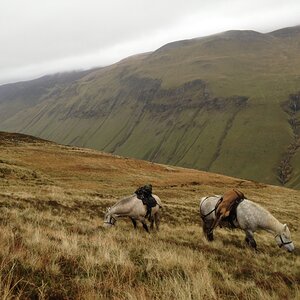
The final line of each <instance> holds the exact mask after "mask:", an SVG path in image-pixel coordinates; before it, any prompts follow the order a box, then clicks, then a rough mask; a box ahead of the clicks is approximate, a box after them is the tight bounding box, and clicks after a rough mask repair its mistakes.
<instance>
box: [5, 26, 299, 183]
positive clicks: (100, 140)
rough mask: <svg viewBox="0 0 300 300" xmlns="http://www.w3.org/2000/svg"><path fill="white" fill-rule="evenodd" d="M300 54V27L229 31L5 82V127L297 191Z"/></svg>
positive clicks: (67, 142)
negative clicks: (88, 67) (79, 69)
mask: <svg viewBox="0 0 300 300" xmlns="http://www.w3.org/2000/svg"><path fill="white" fill-rule="evenodd" d="M299 53H300V27H293V28H285V29H282V30H278V31H275V32H271V33H268V34H261V33H258V32H254V31H228V32H225V33H221V34H216V35H212V36H209V37H205V38H199V39H192V40H185V41H179V42H174V43H170V44H167V45H165V46H163V47H161V48H160V49H158V50H156V51H154V52H152V53H146V54H141V55H137V56H133V57H130V58H128V59H125V60H123V61H121V62H119V63H117V64H114V65H111V66H109V67H106V68H101V69H95V70H92V71H88V72H84V73H71V74H68V76H67V78H65V76H63V75H61V76H56V77H54V78H53V77H49V78H48V80H44V81H45V82H43V84H41V82H40V80H35V81H31V82H25V83H22V86H21V88H20V87H19V88H18V89H16V86H17V85H18V84H11V85H6V86H2V87H0V130H5V131H17V132H22V133H28V134H32V135H35V136H39V137H42V138H46V139H50V140H54V141H57V142H60V143H65V144H72V145H76V146H84V147H90V148H96V149H100V150H104V151H107V152H112V153H116V154H119V155H123V156H130V157H136V158H141V159H145V160H150V161H155V162H160V163H168V164H173V165H179V166H184V167H190V168H197V169H202V170H206V171H211V172H217V173H222V174H226V175H230V176H235V177H241V178H246V179H252V180H257V181H262V182H266V183H272V184H284V185H286V186H288V187H294V188H300V150H299V146H300V141H299V140H300V54H299ZM71 75H72V76H71ZM60 77H61V79H60ZM44 79H45V78H44ZM46 79H47V78H46ZM62 79H64V80H62Z"/></svg>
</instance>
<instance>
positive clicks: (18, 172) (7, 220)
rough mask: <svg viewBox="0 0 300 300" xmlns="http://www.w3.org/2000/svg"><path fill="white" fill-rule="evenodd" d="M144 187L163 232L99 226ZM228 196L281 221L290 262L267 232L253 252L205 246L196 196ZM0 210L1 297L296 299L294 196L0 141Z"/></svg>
mask: <svg viewBox="0 0 300 300" xmlns="http://www.w3.org/2000/svg"><path fill="white" fill-rule="evenodd" d="M149 182H151V183H152V184H153V185H154V192H155V193H156V194H158V195H159V196H160V197H161V199H162V202H163V203H164V208H163V215H162V224H161V230H160V232H158V233H151V234H150V235H148V234H146V233H145V232H144V231H143V230H142V228H141V226H140V227H139V228H138V230H137V231H134V230H133V228H132V224H131V223H130V222H128V221H126V220H124V221H119V222H118V224H117V226H116V228H113V229H111V230H105V229H104V228H102V218H103V212H104V210H105V208H106V207H108V206H110V205H112V204H113V203H115V202H116V201H117V199H118V198H119V197H123V196H125V195H129V194H132V193H133V191H134V190H135V188H136V187H137V186H139V185H142V184H144V183H149ZM232 187H238V188H239V189H241V190H242V191H243V192H244V193H245V194H246V195H247V196H248V198H250V199H252V200H254V201H256V202H258V203H260V204H262V205H263V206H264V207H266V208H268V209H269V210H270V211H271V212H272V213H273V214H274V215H275V216H276V217H277V218H278V219H279V220H281V221H282V222H287V223H288V225H289V227H290V229H291V233H292V236H293V240H294V243H295V246H296V250H295V252H294V253H292V254H290V253H287V252H285V251H283V250H282V249H279V248H278V247H277V246H276V243H275V241H274V239H273V237H272V236H271V235H270V234H268V233H264V232H261V233H258V234H257V236H256V240H257V242H258V247H259V251H258V252H257V253H255V252H253V251H252V250H251V249H248V248H247V247H246V245H245V243H244V242H243V239H244V235H243V234H242V233H241V232H240V231H229V230H227V229H218V230H217V231H216V234H215V236H216V240H215V241H214V242H213V243H208V242H207V241H206V240H205V239H204V237H203V235H202V232H201V229H200V220H199V214H198V204H199V199H200V197H202V196H205V195H208V194H215V193H220V194H221V193H223V192H224V191H225V190H226V189H228V188H232ZM0 211H1V213H0V233H1V234H0V295H1V297H2V298H1V299H37V298H39V299H248V300H249V299H264V300H265V299H299V297H300V258H299V255H300V252H299V249H298V247H299V243H300V238H299V226H300V220H299V217H298V216H299V211H300V192H299V191H295V190H290V189H286V188H280V187H275V186H268V185H265V184H260V183H257V182H251V181H245V180H240V179H234V178H230V177H225V176H221V175H216V174H212V173H206V172H200V171H197V170H191V169H184V168H179V167H171V166H167V165H160V164H154V163H150V162H145V161H141V160H133V159H128V158H123V157H119V156H113V155H109V154H105V153H102V152H98V151H96V150H89V149H83V148H77V147H66V146H62V145H57V144H54V143H51V142H47V141H44V140H40V139H36V138H33V137H30V136H26V135H18V134H7V133H0Z"/></svg>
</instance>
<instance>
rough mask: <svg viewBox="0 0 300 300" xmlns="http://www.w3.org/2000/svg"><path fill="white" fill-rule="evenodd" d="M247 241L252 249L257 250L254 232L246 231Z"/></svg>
mask: <svg viewBox="0 0 300 300" xmlns="http://www.w3.org/2000/svg"><path fill="white" fill-rule="evenodd" d="M245 241H246V243H247V244H248V245H249V246H250V247H252V248H254V249H255V250H257V244H256V241H255V239H254V237H253V232H252V231H250V230H247V231H246V237H245Z"/></svg>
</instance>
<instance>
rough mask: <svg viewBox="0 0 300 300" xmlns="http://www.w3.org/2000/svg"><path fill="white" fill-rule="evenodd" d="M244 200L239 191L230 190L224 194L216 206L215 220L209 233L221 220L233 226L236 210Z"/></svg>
mask: <svg viewBox="0 0 300 300" xmlns="http://www.w3.org/2000/svg"><path fill="white" fill-rule="evenodd" d="M244 199H245V196H244V194H243V193H242V192H241V191H239V190H236V189H232V190H229V191H227V192H225V193H224V195H223V197H222V198H221V199H220V200H219V201H218V203H217V205H216V218H215V220H214V222H213V224H212V226H211V229H210V231H213V230H214V229H215V228H216V227H217V226H218V225H219V223H220V222H221V221H222V220H224V221H228V222H229V223H230V224H231V225H232V226H234V220H236V208H237V206H238V205H239V204H240V203H241V202H242V201H243V200H244ZM234 227H235V226H234Z"/></svg>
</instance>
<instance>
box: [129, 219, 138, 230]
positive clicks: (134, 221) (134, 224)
mask: <svg viewBox="0 0 300 300" xmlns="http://www.w3.org/2000/svg"><path fill="white" fill-rule="evenodd" d="M130 219H131V221H132V224H133V227H134V229H136V227H137V224H136V220H135V219H133V218H130Z"/></svg>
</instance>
